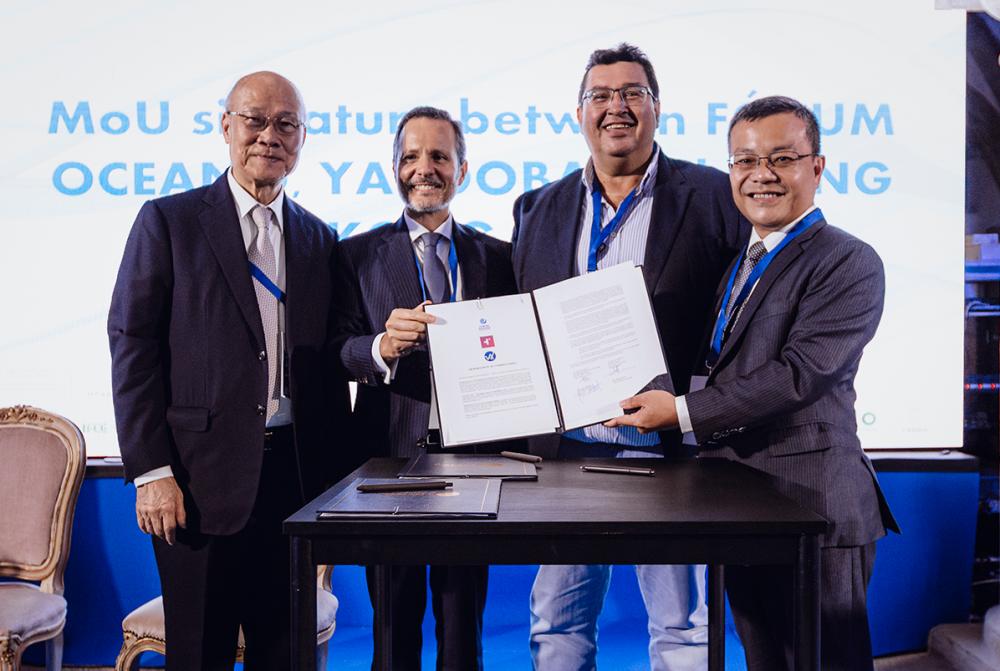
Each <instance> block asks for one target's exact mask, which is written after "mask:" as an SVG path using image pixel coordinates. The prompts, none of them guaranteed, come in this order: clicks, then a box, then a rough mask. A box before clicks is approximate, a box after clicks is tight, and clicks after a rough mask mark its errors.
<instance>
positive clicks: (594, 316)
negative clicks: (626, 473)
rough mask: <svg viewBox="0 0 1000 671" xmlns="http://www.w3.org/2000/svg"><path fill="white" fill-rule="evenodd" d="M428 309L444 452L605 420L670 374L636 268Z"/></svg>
mask: <svg viewBox="0 0 1000 671" xmlns="http://www.w3.org/2000/svg"><path fill="white" fill-rule="evenodd" d="M426 310H427V312H429V313H430V314H432V315H434V316H435V317H437V321H435V322H434V323H433V324H429V325H428V327H427V343H428V349H429V351H430V359H431V378H432V381H433V384H434V393H435V395H436V399H437V412H438V417H439V420H440V427H441V442H442V444H443V445H444V446H445V447H453V446H458V445H466V444H469V443H480V442H489V441H495V440H506V439H510V438H522V437H526V436H534V435H540V434H545V433H556V432H562V431H568V430H570V429H575V428H578V427H581V426H587V425H590V424H595V423H597V422H603V421H606V420H608V419H611V418H612V417H617V416H619V415H621V414H622V410H621V408H620V407H619V405H618V404H619V402H620V401H621V400H622V399H624V398H627V397H629V396H632V395H633V394H635V393H636V392H638V391H639V390H640V389H642V388H643V387H644V386H646V385H647V384H648V383H649V381H650V380H652V379H653V378H654V377H656V376H657V375H662V374H665V373H666V372H667V366H666V362H665V361H664V358H663V348H662V346H661V344H660V336H659V334H658V333H657V330H656V322H655V321H654V319H653V311H652V307H651V306H650V303H649V294H648V293H647V292H646V285H645V282H644V281H643V277H642V269H641V268H638V267H636V266H633V265H631V264H621V265H617V266H614V267H612V268H607V269H604V270H599V271H597V272H593V273H588V274H587V275H581V276H579V277H573V278H571V279H568V280H564V281H562V282H557V283H556V284H551V285H549V286H547V287H543V288H541V289H536V290H535V291H533V292H531V293H530V294H518V295H516V296H500V297H496V298H483V299H478V300H471V301H462V302H458V303H441V304H438V305H428V306H427V308H426Z"/></svg>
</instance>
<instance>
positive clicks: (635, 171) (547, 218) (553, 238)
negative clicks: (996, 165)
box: [513, 44, 747, 671]
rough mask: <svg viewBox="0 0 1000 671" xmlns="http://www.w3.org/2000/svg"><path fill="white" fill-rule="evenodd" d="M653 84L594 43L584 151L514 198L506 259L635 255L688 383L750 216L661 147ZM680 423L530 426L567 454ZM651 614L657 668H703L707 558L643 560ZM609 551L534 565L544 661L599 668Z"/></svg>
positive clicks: (637, 58)
mask: <svg viewBox="0 0 1000 671" xmlns="http://www.w3.org/2000/svg"><path fill="white" fill-rule="evenodd" d="M659 96H660V91H659V85H658V84H657V81H656V75H655V73H654V71H653V66H652V64H651V63H650V61H649V59H648V58H647V57H646V55H645V54H644V53H643V52H642V51H640V50H639V49H637V48H636V47H634V46H631V45H628V44H621V45H619V46H617V47H615V48H613V49H602V50H598V51H595V52H594V53H593V54H591V56H590V59H589V60H588V62H587V67H586V69H585V71H584V75H583V80H582V82H581V83H580V90H579V94H578V97H577V103H578V107H577V119H578V121H579V122H580V128H581V131H582V133H583V135H584V137H585V138H586V140H587V145H588V147H589V148H590V161H588V163H587V166H586V167H585V168H584V169H583V170H582V171H577V172H575V173H572V174H570V175H569V176H567V177H565V178H563V179H561V180H559V181H558V182H555V183H552V184H549V185H546V186H544V187H542V188H540V189H537V190H535V191H531V192H529V193H526V194H524V195H523V196H521V197H520V198H519V199H518V200H517V202H516V203H515V205H514V236H513V244H514V250H513V260H514V273H515V276H516V278H517V281H518V289H519V290H520V291H531V290H534V289H537V288H539V287H542V286H545V285H548V284H551V283H553V282H558V281H560V280H564V279H566V278H568V277H572V276H574V275H582V274H584V273H587V272H593V271H595V270H599V269H601V268H606V267H610V266H613V265H617V264H619V263H625V262H628V263H633V264H637V265H642V268H643V276H644V277H645V280H646V286H647V288H648V289H649V292H650V296H651V300H652V305H653V311H654V314H655V318H656V323H657V327H658V329H659V332H660V336H661V337H662V338H663V349H664V352H665V354H666V359H667V367H668V369H669V371H670V374H669V376H663V379H657V380H655V381H654V384H655V385H656V386H657V387H658V388H666V389H670V390H672V391H675V392H677V393H684V392H686V391H687V389H688V384H689V380H690V377H691V371H692V367H693V366H694V363H695V360H696V355H697V350H698V345H699V339H700V336H701V328H702V324H703V323H704V322H705V321H706V320H707V319H708V316H709V314H710V311H711V307H712V298H713V293H714V291H715V287H716V285H717V284H718V282H719V278H720V277H721V276H722V272H723V270H724V269H725V265H726V263H727V262H728V260H729V259H730V258H732V256H733V255H734V254H735V253H736V251H737V249H739V247H740V246H741V245H742V242H743V240H745V239H746V237H745V236H746V232H747V231H746V227H745V226H744V225H742V224H741V222H740V219H739V216H738V214H737V212H736V209H735V207H734V206H733V202H732V199H731V198H730V197H729V193H728V188H727V184H726V176H725V175H724V174H723V173H721V172H720V171H718V170H715V169H713V168H708V167H704V166H698V165H694V164H691V163H687V162H685V161H680V160H677V159H674V158H668V157H667V156H666V155H665V154H663V152H662V151H660V149H659V147H658V146H657V145H656V143H655V142H654V139H653V136H654V133H655V131H656V128H657V124H658V122H659V115H660V101H659ZM680 438H681V436H680V432H679V431H676V430H669V431H664V432H660V433H651V434H640V433H639V432H638V431H636V430H635V429H634V428H614V429H609V428H607V427H603V426H600V425H596V426H591V427H586V428H584V429H580V430H575V431H571V432H568V433H566V434H564V435H563V436H553V437H546V438H540V439H532V445H531V449H532V451H533V452H536V453H539V454H543V455H546V456H555V455H557V456H559V457H564V458H588V457H662V456H668V457H677V456H681V455H682V454H684V449H685V448H683V447H682V445H681V440H680ZM636 576H637V578H638V581H639V586H640V590H641V592H642V597H643V601H644V602H645V605H646V611H647V614H648V616H649V635H650V642H649V657H650V666H651V668H652V669H653V671H686V670H689V669H690V670H692V671H694V670H700V669H704V668H705V666H706V664H707V638H708V634H707V607H706V605H705V568H704V566H637V567H636ZM610 577H611V567H610V566H608V565H597V566H594V565H591V566H542V567H541V568H540V569H539V572H538V575H537V576H536V578H535V584H534V587H533V588H532V594H531V653H532V657H533V660H534V664H535V668H537V669H540V670H542V671H552V670H567V671H568V670H571V669H572V670H577V669H593V668H594V667H595V665H596V657H597V618H598V616H599V615H600V612H601V609H602V608H603V605H604V596H605V594H606V593H607V589H608V584H609V581H610Z"/></svg>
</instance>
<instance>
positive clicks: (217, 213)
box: [198, 175, 264, 350]
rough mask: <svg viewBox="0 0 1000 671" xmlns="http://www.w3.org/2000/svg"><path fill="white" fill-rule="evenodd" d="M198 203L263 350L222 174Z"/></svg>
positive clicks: (247, 271)
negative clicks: (202, 206)
mask: <svg viewBox="0 0 1000 671" xmlns="http://www.w3.org/2000/svg"><path fill="white" fill-rule="evenodd" d="M202 202H203V203H204V205H205V207H204V209H203V210H202V211H201V213H200V214H199V215H198V222H199V223H200V224H201V227H202V230H204V232H205V237H206V238H207V239H208V244H209V246H210V247H211V248H212V253H213V254H215V258H216V260H217V261H218V262H219V267H220V268H221V269H222V274H223V276H224V277H225V278H226V283H227V284H228V285H229V290H230V291H231V292H232V294H233V297H234V298H235V300H236V305H237V306H238V307H239V309H240V312H241V313H242V314H243V319H244V320H246V323H247V326H249V327H250V332H251V333H252V334H253V337H254V340H255V342H256V345H257V348H258V349H261V350H263V349H264V327H263V326H262V325H261V321H260V308H259V307H258V306H257V294H255V293H254V289H253V283H252V281H251V279H250V269H249V266H248V264H247V250H246V247H244V246H243V234H242V233H241V232H240V222H239V220H238V218H237V216H236V203H235V202H234V201H233V195H232V193H230V192H229V182H228V180H227V178H226V175H222V177H220V178H219V179H217V180H216V181H215V183H214V184H212V186H211V187H209V190H208V191H207V192H206V194H205V198H204V199H203V201H202Z"/></svg>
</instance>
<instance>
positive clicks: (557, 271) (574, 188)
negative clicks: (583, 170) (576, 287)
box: [537, 179, 587, 287]
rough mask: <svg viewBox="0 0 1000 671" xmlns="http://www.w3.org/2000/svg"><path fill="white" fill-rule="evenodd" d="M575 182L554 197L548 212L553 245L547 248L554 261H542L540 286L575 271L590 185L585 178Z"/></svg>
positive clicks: (568, 275)
mask: <svg viewBox="0 0 1000 671" xmlns="http://www.w3.org/2000/svg"><path fill="white" fill-rule="evenodd" d="M574 182H575V183H574V184H571V185H570V186H569V188H566V189H563V190H562V191H561V192H560V193H558V194H557V196H556V198H554V199H552V201H551V202H550V204H549V209H548V211H547V212H546V213H545V217H546V219H548V222H547V223H548V225H549V226H551V227H552V237H551V240H550V241H549V243H550V245H551V246H549V249H548V257H549V259H551V262H550V263H546V264H543V265H542V267H543V270H542V278H541V281H539V282H538V283H537V286H540V287H542V286H546V285H549V284H552V283H553V282H560V281H562V280H565V279H569V278H570V277H573V276H574V275H576V247H577V242H578V240H579V237H578V235H579V233H580V217H581V212H582V211H583V199H584V198H586V197H587V189H586V187H585V186H584V185H583V180H582V179H577V180H574ZM585 270H586V269H585Z"/></svg>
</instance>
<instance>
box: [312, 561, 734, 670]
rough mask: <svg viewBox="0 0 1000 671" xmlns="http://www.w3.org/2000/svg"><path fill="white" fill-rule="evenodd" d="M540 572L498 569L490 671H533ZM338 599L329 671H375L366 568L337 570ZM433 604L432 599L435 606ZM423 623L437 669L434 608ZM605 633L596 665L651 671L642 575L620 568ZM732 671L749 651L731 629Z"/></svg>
mask: <svg viewBox="0 0 1000 671" xmlns="http://www.w3.org/2000/svg"><path fill="white" fill-rule="evenodd" d="M535 570H536V567H534V566H493V567H491V568H490V589H489V594H488V597H487V601H486V615H485V618H484V634H483V656H484V664H485V667H486V669H488V671H523V670H524V669H530V668H531V658H530V655H529V653H528V594H529V593H530V591H531V583H532V581H533V580H534V578H535ZM333 592H334V594H336V595H337V598H338V599H340V611H339V612H338V614H337V631H336V633H335V634H334V635H333V639H332V640H331V641H330V648H329V651H330V653H329V663H328V664H327V669H329V670H330V671H369V669H370V668H371V654H372V634H371V617H372V611H371V605H370V603H369V600H368V592H367V588H366V587H365V578H364V569H362V568H360V567H355V566H343V567H340V566H338V567H337V568H336V570H334V572H333ZM429 603H430V597H428V604H429ZM427 611H428V612H427V613H426V616H425V618H424V649H423V668H425V669H433V668H434V659H435V651H434V620H433V616H432V615H431V614H430V607H429V606H428V609H427ZM598 626H599V629H600V636H599V640H598V643H599V648H598V657H597V664H598V668H599V669H603V670H608V671H648V669H649V657H648V653H647V646H648V645H649V636H648V634H647V633H646V617H645V608H644V606H643V603H642V597H641V596H640V594H639V587H638V585H637V583H636V580H635V572H634V571H633V570H632V568H631V567H628V566H621V567H616V569H615V570H614V571H613V572H612V576H611V587H610V589H609V590H608V598H607V600H606V602H605V607H604V611H603V612H602V614H601V618H600V620H599V622H598ZM726 671H746V665H745V664H744V661H743V648H742V646H740V643H739V639H738V638H737V637H736V633H735V631H734V630H733V628H732V622H731V620H729V619H728V618H727V623H726Z"/></svg>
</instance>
